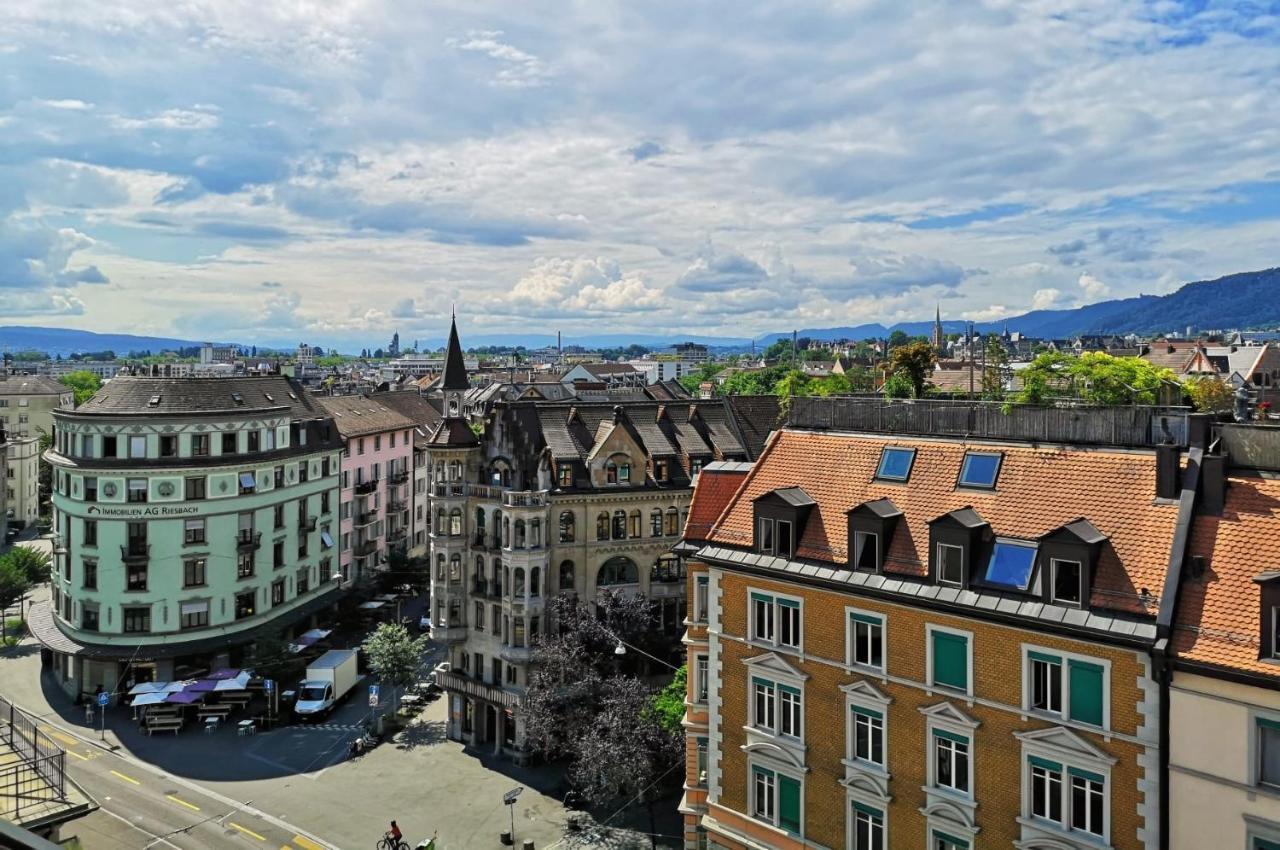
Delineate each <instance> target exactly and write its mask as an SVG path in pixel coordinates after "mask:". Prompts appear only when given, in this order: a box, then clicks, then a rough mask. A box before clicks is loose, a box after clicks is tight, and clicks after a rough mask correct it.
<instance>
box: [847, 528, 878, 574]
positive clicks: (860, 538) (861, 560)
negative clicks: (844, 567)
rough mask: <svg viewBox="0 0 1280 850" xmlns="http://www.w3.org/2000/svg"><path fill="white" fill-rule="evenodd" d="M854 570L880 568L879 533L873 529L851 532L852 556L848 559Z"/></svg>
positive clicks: (871, 570)
mask: <svg viewBox="0 0 1280 850" xmlns="http://www.w3.org/2000/svg"><path fill="white" fill-rule="evenodd" d="M849 563H851V564H852V565H853V568H854V569H855V570H862V571H864V572H875V571H876V570H878V569H879V568H880V535H878V534H876V533H875V532H874V531H855V532H854V533H853V557H852V558H850V559H849Z"/></svg>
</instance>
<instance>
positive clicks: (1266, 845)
mask: <svg viewBox="0 0 1280 850" xmlns="http://www.w3.org/2000/svg"><path fill="white" fill-rule="evenodd" d="M1251 850H1280V841H1268V840H1267V839H1265V838H1255V839H1253V847H1252V848H1251Z"/></svg>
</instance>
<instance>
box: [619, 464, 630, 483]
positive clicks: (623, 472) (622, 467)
mask: <svg viewBox="0 0 1280 850" xmlns="http://www.w3.org/2000/svg"><path fill="white" fill-rule="evenodd" d="M618 483H620V484H630V483H631V462H630V461H623V462H622V463H620V464H618Z"/></svg>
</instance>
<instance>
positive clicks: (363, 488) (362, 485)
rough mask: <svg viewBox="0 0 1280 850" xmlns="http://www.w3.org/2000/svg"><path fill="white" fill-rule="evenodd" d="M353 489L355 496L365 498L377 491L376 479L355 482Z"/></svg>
mask: <svg viewBox="0 0 1280 850" xmlns="http://www.w3.org/2000/svg"><path fill="white" fill-rule="evenodd" d="M354 489H355V492H356V495H357V496H367V495H369V494H370V493H372V492H373V491H375V490H377V489H378V479H376V478H374V479H373V480H372V481H360V482H357V483H356V486H355V488H354Z"/></svg>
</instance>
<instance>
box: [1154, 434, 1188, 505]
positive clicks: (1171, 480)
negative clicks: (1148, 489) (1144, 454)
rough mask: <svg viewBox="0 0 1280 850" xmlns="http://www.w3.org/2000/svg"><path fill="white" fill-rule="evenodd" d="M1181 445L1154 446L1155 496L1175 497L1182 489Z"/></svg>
mask: <svg viewBox="0 0 1280 850" xmlns="http://www.w3.org/2000/svg"><path fill="white" fill-rule="evenodd" d="M1181 458H1182V447H1181V446H1177V445H1174V444H1171V443H1166V444H1165V445H1161V446H1156V498H1157V499H1170V500H1172V499H1177V498H1178V495H1179V493H1180V492H1181V490H1182V482H1181V481H1180V480H1179V479H1180V477H1181V472H1182V464H1181V463H1180V461H1181Z"/></svg>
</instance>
